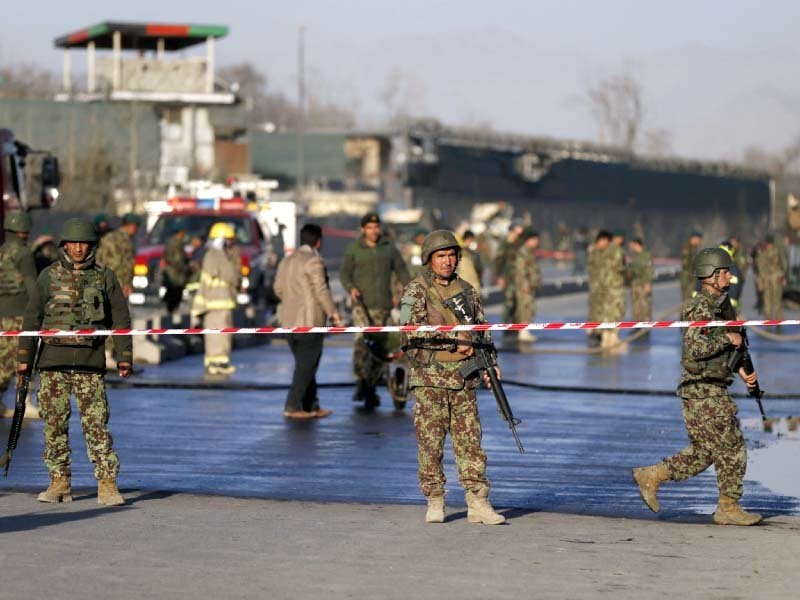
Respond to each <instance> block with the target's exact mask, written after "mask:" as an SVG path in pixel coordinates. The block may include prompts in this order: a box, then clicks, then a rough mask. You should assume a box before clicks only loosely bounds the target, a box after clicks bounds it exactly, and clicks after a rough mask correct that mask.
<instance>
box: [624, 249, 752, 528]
mask: <svg viewBox="0 0 800 600" xmlns="http://www.w3.org/2000/svg"><path fill="white" fill-rule="evenodd" d="M732 264H733V261H732V260H731V257H730V256H729V255H728V253H727V252H725V251H724V250H722V249H720V248H706V249H704V250H701V251H700V252H698V253H697V255H696V256H695V258H694V263H693V265H692V274H693V275H694V277H695V278H696V279H697V280H698V281H699V282H700V284H701V288H700V291H699V292H698V294H697V295H696V296H695V297H694V298H693V299H692V300H691V301H690V302H689V303H688V304H687V305H686V306H684V308H683V311H682V314H681V319H682V320H684V321H714V320H730V319H735V318H736V313H735V311H734V310H733V307H732V306H731V304H730V302H729V301H728V299H727V294H726V292H727V289H728V286H729V285H730V268H731V265H732ZM741 345H742V335H741V334H740V333H739V331H738V329H737V328H728V327H707V328H703V327H690V328H689V329H687V330H686V333H685V334H684V336H683V353H682V358H681V365H682V366H683V372H682V374H681V378H680V382H679V383H678V395H679V396H680V397H681V398H682V402H683V420H684V423H685V424H686V429H687V432H688V434H689V446H687V447H686V448H684V449H683V450H681V451H680V452H678V453H677V454H674V455H672V456H670V457H669V458H665V459H664V460H662V461H661V462H659V463H657V464H655V465H652V466H650V467H639V468H636V469H634V470H633V479H634V481H635V482H636V484H637V485H638V486H639V493H640V494H641V496H642V500H644V502H645V504H647V506H648V507H649V508H650V510H652V511H653V512H658V511H659V510H660V505H659V502H658V498H657V496H656V493H657V492H658V488H659V486H660V485H661V484H662V483H664V482H666V481H682V480H684V479H688V478H690V477H694V476H695V475H698V474H699V473H702V472H703V471H705V470H706V469H707V468H708V467H709V466H711V465H714V470H715V471H716V474H717V487H718V489H719V504H718V505H717V510H716V511H715V512H714V522H715V523H718V524H720V525H755V524H756V523H758V522H760V521H761V515H757V514H752V513H748V512H745V511H744V509H743V508H742V507H741V506H740V505H739V499H740V498H741V497H742V493H743V481H744V474H745V470H746V468H747V449H746V447H745V443H744V436H743V435H742V431H741V429H740V427H739V421H738V419H737V418H736V414H737V412H738V408H737V406H736V402H734V401H733V400H732V399H731V397H730V394H729V393H728V387H729V386H730V384H731V383H732V382H733V375H734V374H733V373H732V371H731V369H730V367H729V366H728V365H729V359H730V356H731V354H732V353H733V352H734V350H735V349H736V348H739V347H740V346H741ZM739 377H741V379H742V381H744V383H745V385H747V386H748V387H753V386H755V384H756V382H757V381H758V375H757V374H756V373H755V372H753V373H751V374H750V375H747V374H746V373H745V372H744V369H743V368H742V369H739Z"/></svg>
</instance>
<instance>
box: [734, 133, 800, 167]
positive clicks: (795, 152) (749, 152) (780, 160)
mask: <svg viewBox="0 0 800 600" xmlns="http://www.w3.org/2000/svg"><path fill="white" fill-rule="evenodd" d="M742 162H743V163H744V164H745V165H747V166H748V167H751V168H753V169H760V170H764V171H767V172H769V173H771V174H772V175H775V176H776V177H780V176H781V175H790V174H791V175H797V174H799V173H800V136H798V137H797V138H795V140H794V141H793V142H792V143H791V144H789V145H788V146H786V147H785V148H783V149H782V150H779V151H777V152H767V151H766V150H764V149H763V148H760V147H758V146H749V147H748V148H747V149H745V151H744V155H743V157H742Z"/></svg>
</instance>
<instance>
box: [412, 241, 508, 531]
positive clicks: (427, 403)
mask: <svg viewBox="0 0 800 600" xmlns="http://www.w3.org/2000/svg"><path fill="white" fill-rule="evenodd" d="M459 252H460V248H459V246H458V241H457V240H456V238H455V236H454V235H453V233H452V232H450V231H444V230H439V231H434V232H432V233H430V234H429V235H428V236H427V237H426V238H425V243H424V244H423V250H422V262H423V264H424V265H426V270H425V271H424V272H423V274H422V275H420V276H418V277H416V278H415V279H414V280H413V281H412V282H411V283H409V284H408V286H406V288H405V293H404V294H403V299H402V301H401V318H400V320H401V323H402V324H403V325H445V324H448V325H455V324H458V322H459V321H458V317H457V315H456V314H455V313H454V312H453V311H452V310H451V309H450V308H448V307H447V306H446V304H445V302H446V301H447V300H448V299H449V298H451V297H453V296H456V295H457V294H463V295H464V296H465V298H466V302H468V303H470V304H471V305H472V306H471V307H472V312H473V314H475V316H476V317H475V321H476V322H477V323H485V322H486V320H485V318H484V315H483V309H482V307H481V303H480V297H479V296H478V294H477V293H476V292H475V290H474V288H472V286H470V285H469V284H468V283H467V282H465V281H464V280H463V279H461V278H460V277H458V275H457V274H456V267H457V266H458V257H459ZM406 341H407V348H408V357H409V360H410V362H411V380H410V386H411V388H412V389H413V391H414V395H415V397H416V403H415V405H414V428H415V429H416V432H417V444H418V460H419V471H418V474H419V482H420V487H421V488H422V493H423V494H425V496H426V498H427V499H428V510H427V512H426V514H425V521H426V522H428V523H443V522H444V493H445V475H444V471H443V470H442V455H443V452H444V441H445V437H446V435H447V432H448V431H450V436H451V438H452V441H453V451H454V453H455V458H456V466H457V468H458V478H459V481H460V483H461V485H462V486H463V488H464V490H465V496H466V501H467V520H468V521H469V522H470V523H485V524H489V525H497V524H500V523H503V522H505V518H504V517H503V516H502V515H499V514H497V513H496V512H495V511H494V509H493V508H492V505H491V504H490V503H489V500H488V496H489V481H488V480H487V479H486V454H485V453H484V451H483V449H482V448H481V423H480V418H479V416H478V402H477V398H476V395H475V389H476V388H477V387H478V386H479V385H480V377H479V376H478V375H477V374H476V375H474V376H472V377H470V378H469V379H466V380H465V379H464V377H463V376H462V375H461V373H460V372H459V370H458V369H459V367H460V366H461V365H462V364H463V363H464V361H466V360H467V359H469V358H470V357H471V356H472V355H473V354H474V348H473V346H472V336H471V335H470V334H469V333H468V332H461V333H457V334H454V333H409V334H408V336H407V340H406ZM497 372H498V376H499V375H500V370H499V369H497ZM487 379H488V377H487Z"/></svg>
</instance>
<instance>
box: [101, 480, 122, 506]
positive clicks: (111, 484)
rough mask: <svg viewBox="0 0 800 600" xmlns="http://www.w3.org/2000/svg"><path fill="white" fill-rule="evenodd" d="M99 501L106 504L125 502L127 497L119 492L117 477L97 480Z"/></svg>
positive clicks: (113, 504)
mask: <svg viewBox="0 0 800 600" xmlns="http://www.w3.org/2000/svg"><path fill="white" fill-rule="evenodd" d="M97 503H98V504H104V505H106V506H121V505H122V504H125V499H124V498H123V497H122V494H120V493H119V490H118V489H117V481H116V480H115V479H100V480H99V481H98V482H97Z"/></svg>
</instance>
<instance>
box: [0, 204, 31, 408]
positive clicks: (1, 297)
mask: <svg viewBox="0 0 800 600" xmlns="http://www.w3.org/2000/svg"><path fill="white" fill-rule="evenodd" d="M4 229H5V232H6V241H5V243H3V245H2V246H0V330H3V331H19V330H21V329H22V317H23V315H24V314H25V305H26V304H27V303H28V298H30V297H31V294H32V293H33V289H34V287H35V286H36V275H37V274H36V262H35V261H34V258H33V254H31V251H30V250H29V249H28V246H27V245H26V244H25V242H27V241H28V236H29V235H30V231H31V217H30V215H28V214H27V213H23V212H11V213H8V214H7V215H6V221H5V226H4ZM16 347H17V345H16V344H15V343H14V339H13V338H10V337H0V417H2V418H5V417H13V416H14V409H13V408H8V407H6V405H5V404H3V398H2V397H3V394H4V393H5V391H6V390H7V389H8V387H9V384H10V383H11V379H12V378H13V377H14V375H16V372H17V369H16V361H15V358H16ZM25 412H26V416H31V417H33V416H36V415H35V411H34V410H33V408H32V407H30V406H26V408H25Z"/></svg>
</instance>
